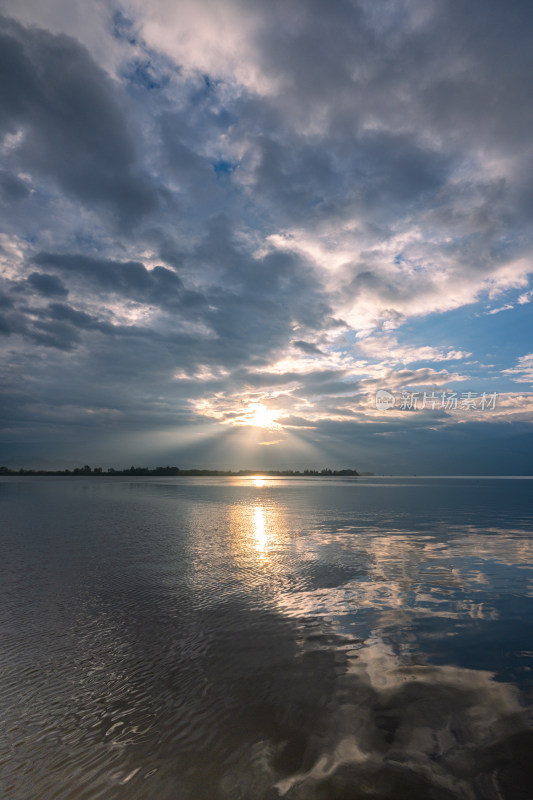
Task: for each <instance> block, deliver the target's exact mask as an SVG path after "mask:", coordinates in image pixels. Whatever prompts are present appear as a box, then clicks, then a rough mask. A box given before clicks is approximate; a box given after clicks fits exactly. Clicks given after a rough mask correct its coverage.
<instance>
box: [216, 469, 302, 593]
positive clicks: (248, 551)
mask: <svg viewBox="0 0 533 800" xmlns="http://www.w3.org/2000/svg"><path fill="white" fill-rule="evenodd" d="M252 480H253V483H252V485H253V487H254V488H256V487H261V486H263V485H264V484H265V479H264V478H262V477H261V476H257V477H254V478H253V479H252ZM248 485H250V484H248ZM262 495H263V491H262V490H261V489H259V490H258V492H257V494H256V496H255V497H250V501H249V502H245V503H236V504H235V505H234V506H233V507H232V508H231V510H230V520H229V524H230V530H231V532H232V537H231V548H232V552H233V557H234V558H235V560H236V562H237V563H238V564H239V565H240V566H242V567H244V568H245V569H251V570H252V571H253V570H254V569H257V567H258V566H260V567H261V570H260V572H258V573H257V576H258V578H257V579H258V580H261V578H260V577H259V576H260V575H261V573H262V572H263V570H264V569H268V570H269V571H277V570H279V569H282V562H280V563H278V562H277V559H276V553H277V551H278V549H279V547H280V544H281V543H282V542H284V541H285V540H286V537H287V534H288V532H287V526H286V521H285V515H284V513H283V510H282V508H281V507H280V506H279V505H277V504H273V503H272V498H271V497H269V498H268V499H267V498H265V500H263V498H262Z"/></svg>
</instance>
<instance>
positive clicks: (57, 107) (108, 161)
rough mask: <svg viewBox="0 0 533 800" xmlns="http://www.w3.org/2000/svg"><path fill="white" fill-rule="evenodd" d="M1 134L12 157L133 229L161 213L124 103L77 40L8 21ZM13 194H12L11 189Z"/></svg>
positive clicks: (2, 66) (5, 24) (4, 38)
mask: <svg viewBox="0 0 533 800" xmlns="http://www.w3.org/2000/svg"><path fill="white" fill-rule="evenodd" d="M2 53H3V57H2V62H1V63H0V70H1V72H3V73H4V86H5V89H4V92H3V93H2V96H1V97H0V105H1V107H2V123H1V130H2V132H3V133H4V134H6V133H7V134H20V140H18V141H17V143H16V145H15V146H14V147H13V148H12V152H11V158H12V160H13V161H14V162H15V163H17V164H18V165H19V168H21V169H24V170H27V171H29V172H30V173H32V172H35V173H36V174H38V175H40V176H44V177H49V178H52V179H53V180H54V181H56V182H57V184H59V186H60V187H61V189H62V190H64V191H65V192H66V193H67V195H69V196H72V197H74V198H76V199H78V200H79V201H81V202H82V203H83V204H84V205H85V206H87V207H89V208H92V209H95V210H97V211H98V212H99V213H104V214H105V213H108V214H109V213H111V214H112V215H113V216H114V217H115V218H116V220H117V221H118V222H120V223H121V224H124V225H131V224H133V223H134V222H137V221H139V219H140V218H141V217H142V216H143V215H145V214H147V213H148V212H150V211H154V210H156V209H157V206H158V193H157V190H156V186H155V184H154V183H153V182H152V181H151V180H150V178H149V176H148V175H147V173H146V172H145V171H144V169H143V167H142V163H140V162H139V159H138V154H137V153H136V147H135V142H134V139H133V138H132V136H131V133H130V130H129V128H130V124H131V123H129V121H128V118H127V113H126V106H127V103H126V101H125V97H124V96H123V94H122V93H121V92H120V90H118V89H117V88H116V86H115V85H114V84H113V83H112V82H111V80H110V79H109V78H108V76H107V75H106V74H105V73H104V72H103V71H102V70H101V69H100V67H99V66H98V65H97V64H95V62H94V61H93V59H92V58H91V56H90V54H89V53H88V52H87V50H86V49H85V48H84V47H82V46H81V45H80V44H79V43H78V42H76V41H75V40H74V39H72V38H69V37H66V36H54V35H52V34H50V33H48V32H47V31H42V30H37V29H35V28H24V27H22V26H21V25H19V24H17V23H16V22H14V21H13V20H7V19H4V20H3V33H2ZM11 185H12V191H13V184H11Z"/></svg>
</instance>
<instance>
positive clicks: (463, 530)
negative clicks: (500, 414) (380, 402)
mask: <svg viewBox="0 0 533 800" xmlns="http://www.w3.org/2000/svg"><path fill="white" fill-rule="evenodd" d="M532 490H533V481H532V480H530V479H487V478H457V479H453V478H370V477H368V478H307V479H304V478H301V479H300V478H292V479H291V478H265V479H261V478H243V479H236V478H235V479H231V478H202V479H196V478H162V479H159V478H133V479H132V478H120V477H118V478H107V477H105V476H104V477H101V478H96V477H92V478H83V477H81V478H6V479H3V480H2V481H0V520H1V522H0V525H1V532H0V536H1V543H2V555H1V559H0V600H1V602H0V647H1V661H0V713H1V719H2V728H1V738H0V795H1V796H2V797H3V798H6V800H84V799H86V800H95V799H96V798H102V799H105V800H115V799H116V800H241V799H242V800H273V799H274V798H279V797H283V798H286V800H363V799H364V798H374V800H375V799H376V798H378V799H379V800H389V799H390V800H403V798H406V800H407V799H408V800H418V798H420V800H431V799H432V798H436V799H437V800H441V799H442V800H448V798H465V800H477V798H483V800H485V799H487V800H490V799H491V798H494V800H497V799H498V798H499V799H500V800H501V799H502V798H503V800H521V798H523V799H524V800H530V798H531V797H532V796H533V714H532V710H533V503H532V499H533V491H532Z"/></svg>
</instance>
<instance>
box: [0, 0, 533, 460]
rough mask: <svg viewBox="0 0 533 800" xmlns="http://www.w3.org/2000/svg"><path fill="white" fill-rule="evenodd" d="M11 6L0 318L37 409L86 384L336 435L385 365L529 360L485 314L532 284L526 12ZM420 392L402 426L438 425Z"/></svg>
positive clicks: (518, 299) (398, 380)
mask: <svg viewBox="0 0 533 800" xmlns="http://www.w3.org/2000/svg"><path fill="white" fill-rule="evenodd" d="M6 9H8V10H9V12H10V13H11V14H12V15H13V17H14V18H15V19H12V20H7V19H6V20H5V21H4V25H3V30H2V37H3V39H2V42H3V47H2V51H1V52H2V55H1V58H0V60H1V65H0V68H2V69H3V71H4V72H5V73H6V75H7V76H8V78H7V79H6V81H4V89H3V91H2V93H1V95H0V103H1V104H2V108H3V115H2V121H1V123H0V134H1V135H0V156H1V158H2V161H3V167H2V168H1V171H0V202H1V203H2V211H3V214H2V229H3V231H2V233H1V237H0V245H1V249H0V259H1V263H2V272H3V280H2V286H1V287H0V288H1V292H2V294H1V297H2V298H3V305H2V307H1V309H0V310H1V313H2V321H1V323H0V331H1V332H2V333H3V336H4V340H3V341H4V343H5V344H6V346H7V348H8V349H7V350H6V357H5V364H6V366H5V367H4V370H5V372H4V373H3V374H4V380H7V374H8V372H9V371H10V370H13V369H16V370H17V373H18V374H19V376H20V379H21V381H22V382H24V383H25V384H27V385H29V383H30V381H31V385H32V387H33V394H34V404H33V405H32V411H31V415H32V420H34V419H36V418H37V411H36V409H37V408H38V407H39V404H41V407H42V408H43V409H47V408H49V407H51V406H53V404H54V402H56V403H60V402H65V403H66V404H67V405H69V407H75V406H76V403H82V398H84V397H88V398H90V400H91V402H90V403H89V404H88V407H91V408H97V407H103V408H117V409H119V410H120V411H121V416H120V420H121V422H120V424H121V425H129V424H131V421H132V420H135V422H136V424H139V425H140V426H141V427H143V426H144V427H146V428H149V429H150V430H152V431H153V430H154V429H155V428H157V426H158V425H160V426H161V427H162V429H164V430H166V426H167V424H168V425H171V421H172V420H176V419H179V420H180V421H183V420H187V421H188V423H190V424H193V423H195V424H196V423H198V424H200V423H202V424H205V425H206V426H208V427H209V426H210V425H213V424H214V425H215V426H216V425H218V424H219V422H220V423H221V424H220V427H219V429H218V430H219V432H220V430H221V429H222V428H223V429H224V430H225V431H226V432H227V431H228V430H230V428H231V426H230V424H229V420H231V419H232V417H231V415H232V414H235V413H238V409H239V408H242V406H243V404H244V405H246V403H251V402H253V400H254V398H255V399H256V401H257V402H262V403H265V404H266V405H267V406H268V407H270V406H272V408H273V409H274V410H276V411H279V412H280V413H283V414H284V415H285V416H284V419H285V420H286V421H287V422H288V424H290V425H294V428H295V429H296V428H299V429H300V430H301V431H303V430H307V431H311V430H312V431H314V433H313V435H316V436H317V437H318V438H319V440H320V446H321V447H326V445H327V442H328V441H329V440H328V436H330V437H331V441H335V448H336V447H337V444H338V443H339V442H340V441H341V439H342V436H344V437H345V441H346V448H347V452H348V451H350V452H351V450H350V448H351V447H352V444H353V441H354V439H353V438H352V434H349V432H348V431H349V430H350V428H349V427H343V426H344V425H345V424H346V425H347V426H349V425H350V424H352V425H353V426H357V425H365V426H372V425H374V424H376V425H377V427H376V428H375V429H373V433H372V434H370V427H368V429H367V433H366V434H365V435H368V436H370V435H375V436H378V435H381V434H384V435H385V434H386V435H389V433H391V431H390V430H388V428H387V431H384V430H383V429H381V430H378V428H379V425H386V426H391V425H393V422H392V420H391V419H390V418H389V419H388V421H387V422H386V423H385V422H384V421H383V420H379V419H378V415H377V410H376V409H375V404H374V407H372V397H373V394H374V393H375V391H376V389H378V388H382V387H390V388H391V390H394V391H396V390H400V389H402V388H406V387H421V390H422V391H423V390H424V388H425V387H427V388H428V390H431V389H432V387H440V388H443V387H444V388H453V387H454V385H455V383H461V385H462V386H464V387H465V388H466V389H469V388H471V384H472V389H473V391H478V390H479V391H480V392H482V391H489V390H491V389H492V390H494V391H499V390H504V391H507V389H508V386H507V385H506V384H505V381H508V380H509V378H514V379H516V380H520V381H522V382H524V381H526V379H527V376H528V369H527V364H526V363H525V362H522V361H520V362H519V363H518V364H516V365H513V364H512V363H511V362H509V360H508V359H509V356H508V353H509V352H516V348H515V349H513V348H511V347H509V346H508V345H509V340H510V339H511V338H512V337H513V336H516V335H522V334H521V333H520V334H516V331H517V330H518V329H519V327H520V326H519V324H518V323H517V325H516V326H515V327H514V328H513V326H512V325H509V326H508V330H506V331H505V332H503V333H502V332H501V327H499V326H501V323H502V322H503V321H507V320H510V321H514V320H518V319H523V317H520V316H519V315H520V314H523V313H525V312H526V311H527V308H528V301H529V300H530V295H531V291H530V288H529V286H530V284H529V277H530V275H531V272H532V261H531V251H532V237H531V226H530V218H531V214H530V211H531V208H532V195H531V188H530V186H529V184H528V179H527V176H528V175H529V172H530V169H529V168H528V165H529V166H531V164H532V163H533V146H532V141H533V140H532V138H531V120H530V114H529V110H528V109H529V105H530V104H529V100H528V96H527V91H528V90H527V86H526V83H524V80H523V75H524V74H525V72H526V71H527V68H528V65H530V64H531V61H532V55H531V48H530V43H529V39H528V36H527V30H528V25H527V22H528V20H529V18H530V14H531V12H530V10H529V9H526V8H525V7H524V8H522V9H521V11H520V14H517V15H515V14H514V13H510V12H509V11H508V9H505V8H504V6H503V5H498V4H492V5H491V6H490V8H488V9H487V7H486V5H485V4H482V3H481V2H478V0H475V2H474V3H472V4H471V5H470V6H469V14H468V15H465V14H464V10H463V9H462V8H461V7H460V6H458V5H457V4H456V3H454V2H451V0H450V2H448V0H445V2H432V0H430V2H422V0H409V2H400V3H394V4H392V3H385V4H382V6H380V8H379V10H377V8H376V6H375V4H373V3H370V2H367V1H366V0H357V2H346V1H345V0H334V2H331V3H328V4H327V5H326V4H324V3H322V2H318V0H317V2H315V1H314V0H313V1H312V2H304V1H303V0H291V2H290V3H270V2H268V3H267V2H266V0H253V2H251V3H248V2H247V3H244V2H242V0H221V2H217V3H214V2H212V1H211V0H200V2H194V3H193V2H189V0H186V1H184V2H181V3H179V4H178V5H176V4H175V3H171V2H169V1H168V0H154V2H153V3H151V4H150V5H147V4H146V3H145V2H141V0H127V2H126V3H125V4H123V5H122V6H121V10H120V12H116V11H115V10H114V9H111V8H106V7H105V4H104V5H102V4H100V3H98V2H97V3H93V2H89V3H87V4H84V5H83V6H81V5H79V4H78V5H76V4H74V6H73V5H72V4H71V3H67V2H66V0H55V2H54V3H50V4H45V5H43V6H42V7H39V8H37V7H35V4H34V3H32V2H31V1H30V0H29V1H28V2H25V0H23V1H22V2H21V3H17V4H15V3H12V2H11V0H7V5H6ZM495 54H496V55H497V56H498V58H497V59H496V55H495ZM502 310H506V311H507V312H508V313H507V314H505V315H503V317H501V316H500V314H499V312H500V311H502ZM520 324H522V323H520ZM513 330H514V331H515V333H513ZM482 341H483V342H485V341H486V347H485V348H484V349H486V351H487V353H489V355H488V357H487V359H485V355H484V353H482V352H480V348H481V345H480V342H482ZM39 358H40V359H42V365H41V366H40V365H39V361H38V359H39ZM467 358H468V359H471V362H470V363H468V364H465V365H464V366H463V365H461V366H458V364H459V363H460V362H461V361H462V362H463V363H464V360H465V359H467ZM523 358H527V357H525V356H524V357H523ZM485 360H489V361H490V362H491V363H493V364H496V365H497V366H496V367H494V368H490V369H489V368H488V367H483V362H484V361H485ZM444 367H446V369H444ZM466 368H468V374H467V372H466ZM498 370H499V372H498ZM502 370H503V371H502ZM467 380H468V381H471V384H470V383H469V384H468V386H467V385H466V381H467ZM498 381H499V382H500V383H499V384H498ZM3 385H4V386H8V385H9V386H10V387H11V388H10V389H9V391H10V392H13V394H12V395H10V396H11V397H12V398H13V402H14V403H18V395H17V394H16V392H15V389H14V388H13V387H12V383H9V384H8V383H4V384H3ZM65 387H68V388H65ZM62 393H67V394H69V397H68V398H66V399H65V398H64V397H62V396H61V395H62ZM508 394H509V397H507V400H506V402H507V401H508V405H507V406H505V409H506V410H505V414H507V415H508V416H507V419H513V420H514V421H515V422H517V420H518V419H520V420H521V422H523V420H524V418H525V417H524V415H525V414H526V411H525V409H526V407H527V408H529V405H528V404H527V403H525V401H524V404H523V406H522V411H520V410H519V407H518V406H519V404H520V403H519V401H518V399H516V398H515V399H513V398H512V397H511V396H510V395H511V394H512V393H508ZM83 402H84V401H83ZM513 404H515V405H513ZM86 405H87V404H86ZM83 407H85V405H84V406H83ZM503 408H504V407H503V406H502V411H501V413H502V415H503V414H504V410H503ZM6 414H7V412H6ZM217 415H218V416H217ZM414 416H415V415H413V414H404V415H403V418H402V420H400V419H397V420H394V426H397V427H394V435H395V436H396V435H398V436H400V433H398V434H397V433H396V431H397V430H399V429H400V428H401V426H402V425H403V426H404V430H406V431H407V430H411V426H415V425H416V426H417V429H418V428H420V429H421V428H422V427H423V426H426V430H427V429H428V426H431V425H434V426H436V427H439V426H440V427H443V428H444V427H449V425H451V419H450V417H451V415H449V414H448V415H446V414H443V415H440V416H438V415H433V417H431V415H427V416H425V417H422V416H420V415H419V416H418V417H417V418H416V420H415V419H411V417H414ZM407 417H409V419H407ZM7 419H9V420H11V417H10V416H9V415H7V416H6V420H7ZM491 419H492V418H491ZM143 420H144V421H143ZM216 420H218V422H216ZM224 422H228V424H227V425H223V424H222V423H224ZM463 422H464V421H462V422H461V425H463ZM333 423H335V426H336V427H328V424H331V425H333ZM6 424H7V423H6ZM17 424H22V423H21V420H20V419H19V420H18V423H17ZM32 424H33V423H32ZM117 424H118V423H117ZM180 424H181V422H180ZM9 425H11V422H9ZM180 430H181V435H182V436H184V435H185V434H184V428H180ZM341 431H342V434H341V433H340V432H341ZM221 435H222V434H221ZM224 435H226V433H225V434H224ZM227 435H228V436H229V434H227ZM231 435H234V434H233V433H232V434H231ZM235 435H236V434H235ZM391 435H392V434H391ZM428 435H429V434H428ZM230 438H231V437H230ZM293 445H294V447H296V444H295V443H294V442H293ZM317 446H318V445H317ZM339 446H340V445H339ZM191 447H192V445H191ZM262 449H263V450H265V451H275V450H278V448H273V447H272V448H269V447H263V448H262ZM190 452H193V450H191V451H190ZM294 452H296V449H295V450H294Z"/></svg>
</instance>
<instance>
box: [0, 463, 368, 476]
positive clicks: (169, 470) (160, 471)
mask: <svg viewBox="0 0 533 800" xmlns="http://www.w3.org/2000/svg"><path fill="white" fill-rule="evenodd" d="M369 474H371V473H368V472H363V473H359V472H357V470H355V469H321V470H318V469H304V470H303V472H301V471H300V470H295V469H269V470H264V469H255V470H254V469H240V470H239V471H238V472H234V471H232V470H224V469H180V468H179V467H155V468H154V469H149V468H148V467H130V468H129V469H113V467H109V469H107V470H103V469H102V467H94V468H93V467H90V466H89V465H88V464H86V465H85V466H84V467H76V468H75V469H72V470H70V469H10V468H9V467H0V475H72V476H76V475H91V476H95V477H99V476H102V475H106V476H109V475H113V476H115V475H116V476H121V475H141V476H143V475H156V476H161V475H206V476H209V475H221V476H228V477H243V476H249V475H267V476H272V477H280V476H281V477H283V476H291V475H293V476H298V475H301V476H304V475H354V476H357V475H369Z"/></svg>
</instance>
